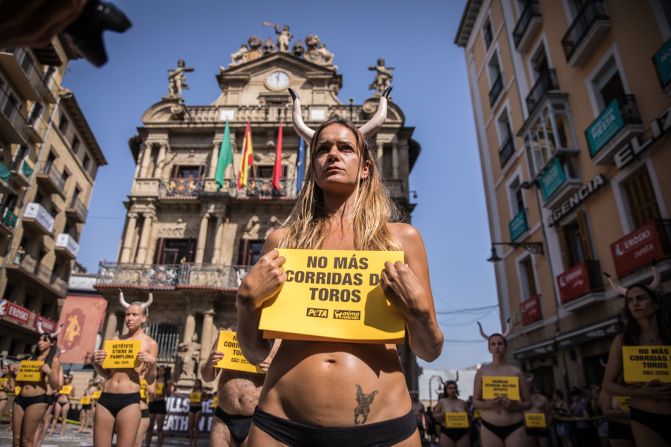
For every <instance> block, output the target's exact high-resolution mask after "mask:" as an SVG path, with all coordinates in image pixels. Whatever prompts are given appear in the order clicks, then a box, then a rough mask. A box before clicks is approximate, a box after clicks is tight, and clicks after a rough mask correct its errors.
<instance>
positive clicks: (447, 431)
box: [440, 425, 468, 443]
mask: <svg viewBox="0 0 671 447" xmlns="http://www.w3.org/2000/svg"><path fill="white" fill-rule="evenodd" d="M440 432H441V433H442V434H444V435H445V436H447V437H448V438H450V439H451V440H452V442H455V443H456V442H457V441H459V440H460V439H461V438H463V437H464V435H467V434H468V429H467V428H445V427H443V426H442V425H441V426H440Z"/></svg>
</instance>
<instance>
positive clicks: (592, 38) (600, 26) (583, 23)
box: [561, 0, 610, 67]
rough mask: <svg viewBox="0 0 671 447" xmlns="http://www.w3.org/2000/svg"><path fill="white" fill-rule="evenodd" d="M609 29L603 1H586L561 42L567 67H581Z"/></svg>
mask: <svg viewBox="0 0 671 447" xmlns="http://www.w3.org/2000/svg"><path fill="white" fill-rule="evenodd" d="M609 29H610V17H609V16H608V14H607V13H606V7H605V6H604V2H603V0H587V1H586V2H585V4H584V5H583V6H582V7H581V8H580V11H578V14H577V15H576V17H575V19H574V20H573V23H571V26H570V27H569V29H568V31H566V34H564V37H563V38H562V40H561V43H562V47H564V54H565V56H566V61H567V62H568V63H569V65H571V66H574V67H576V66H580V65H582V62H583V61H584V60H585V59H586V58H587V56H588V55H589V53H590V52H591V51H592V49H593V48H594V47H595V46H596V45H597V44H598V43H599V41H600V40H601V38H602V37H603V36H604V35H605V34H606V32H607V31H608V30H609Z"/></svg>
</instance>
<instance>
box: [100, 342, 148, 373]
mask: <svg viewBox="0 0 671 447" xmlns="http://www.w3.org/2000/svg"><path fill="white" fill-rule="evenodd" d="M103 349H104V351H105V352H106V353H107V357H105V360H103V368H105V369H124V368H135V366H136V363H137V355H138V354H139V353H140V340H105V346H104V348H103Z"/></svg>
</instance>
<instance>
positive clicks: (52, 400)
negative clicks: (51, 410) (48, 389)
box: [47, 394, 56, 405]
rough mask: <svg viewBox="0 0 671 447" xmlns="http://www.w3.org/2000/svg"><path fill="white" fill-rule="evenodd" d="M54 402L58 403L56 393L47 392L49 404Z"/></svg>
mask: <svg viewBox="0 0 671 447" xmlns="http://www.w3.org/2000/svg"><path fill="white" fill-rule="evenodd" d="M53 403H56V395H55V394H47V404H49V405H51V404H53Z"/></svg>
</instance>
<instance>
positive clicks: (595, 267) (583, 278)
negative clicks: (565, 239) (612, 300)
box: [557, 260, 603, 309]
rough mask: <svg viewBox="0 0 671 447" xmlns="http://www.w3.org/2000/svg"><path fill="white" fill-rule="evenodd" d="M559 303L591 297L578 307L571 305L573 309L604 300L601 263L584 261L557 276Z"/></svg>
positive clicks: (564, 303) (565, 303)
mask: <svg viewBox="0 0 671 447" xmlns="http://www.w3.org/2000/svg"><path fill="white" fill-rule="evenodd" d="M557 285H558V286H559V301H561V303H562V305H567V304H569V303H573V302H574V301H576V300H578V299H581V298H585V297H587V296H589V299H585V300H583V302H582V303H581V304H580V305H579V306H578V305H576V304H571V306H570V307H571V309H574V308H576V307H582V306H583V305H584V304H587V303H591V302H594V301H598V300H600V299H603V293H601V292H603V280H602V274H601V267H600V266H599V261H591V260H588V261H584V262H581V263H579V264H576V265H574V266H573V267H571V268H570V269H568V270H566V271H565V272H564V273H562V274H560V275H557Z"/></svg>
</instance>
